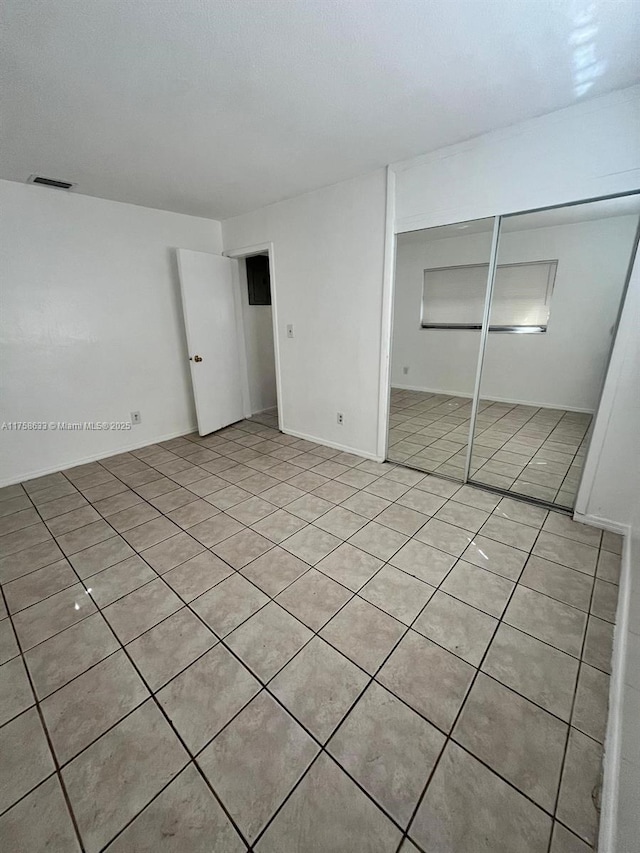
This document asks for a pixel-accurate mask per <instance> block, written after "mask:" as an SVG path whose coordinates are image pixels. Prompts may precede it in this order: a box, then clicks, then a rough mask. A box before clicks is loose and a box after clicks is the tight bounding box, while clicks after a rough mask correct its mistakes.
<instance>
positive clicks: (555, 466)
mask: <svg viewBox="0 0 640 853" xmlns="http://www.w3.org/2000/svg"><path fill="white" fill-rule="evenodd" d="M470 417H471V400H470V399H468V398H466V397H451V396H447V395H444V394H429V393H427V392H424V391H406V390H402V389H400V388H392V389H391V408H390V415H389V425H390V430H389V449H388V454H387V455H388V458H389V459H390V460H391V461H392V462H399V463H403V464H406V465H409V466H410V467H412V468H419V469H420V470H423V471H429V472H431V473H437V474H442V475H443V476H447V477H455V478H456V479H463V476H464V466H465V462H466V456H467V440H468V436H469V423H470ZM591 420H592V416H591V415H589V414H584V413H582V412H568V411H565V410H564V409H546V408H536V407H534V406H520V405H514V404H511V403H494V402H491V401H489V400H481V401H480V405H479V408H478V418H477V422H476V432H475V441H474V447H473V456H472V460H471V472H470V473H471V479H473V480H475V481H476V482H479V483H485V484H487V485H489V486H496V487H498V488H501V489H506V490H508V491H512V492H514V493H517V494H521V495H525V496H527V497H533V498H538V499H540V500H544V501H549V502H550V503H556V504H559V505H560V506H564V507H573V505H574V503H575V497H576V492H577V489H578V485H579V483H580V477H581V475H582V468H583V465H584V459H585V455H586V452H587V440H588V434H589V427H590V425H591Z"/></svg>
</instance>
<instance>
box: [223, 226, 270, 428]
mask: <svg viewBox="0 0 640 853" xmlns="http://www.w3.org/2000/svg"><path fill="white" fill-rule="evenodd" d="M263 252H267V254H268V256H269V279H270V282H271V325H272V334H273V354H274V360H275V366H276V405H277V407H278V429H279V430H280V432H284V415H283V410H284V405H283V398H282V370H281V361H280V341H279V339H278V299H277V287H276V268H275V258H274V255H275V253H274V246H273V242H272V241H269V242H267V243H256V244H254V245H252V246H241V247H239V248H237V249H225V251H224V252H223V253H222V254H223V256H224V257H225V258H232V259H233V260H237V261H241V260H243V259H244V258H248V257H250V256H251V255H259V254H262V253H263ZM235 286H236V293H237V295H238V297H241V296H242V294H241V293H240V286H241V282H240V270H239V269H237V270H236V281H235ZM238 304H239V307H240V312H241V313H240V320H242V318H243V315H242V300H241V299H240V301H239V303H238ZM240 327H241V328H240V333H241V339H242V343H243V349H242V353H241V361H242V369H243V373H244V382H243V385H244V388H243V396H244V397H245V416H246V417H250V416H251V414H252V412H250V411H249V409H250V405H249V374H248V369H247V349H246V341H245V337H244V322H241V323H240Z"/></svg>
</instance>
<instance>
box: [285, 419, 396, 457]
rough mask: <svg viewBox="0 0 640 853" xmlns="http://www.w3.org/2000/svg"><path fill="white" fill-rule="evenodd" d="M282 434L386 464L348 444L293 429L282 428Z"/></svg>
mask: <svg viewBox="0 0 640 853" xmlns="http://www.w3.org/2000/svg"><path fill="white" fill-rule="evenodd" d="M282 432H283V433H284V434H285V435H292V436H293V437H294V438H303V439H304V440H305V441H313V442H315V444H322V445H323V446H324V447H333V448H334V450H342V451H343V452H344V453H353V454H355V455H356V456H362V458H363V459H371V460H373V461H374V462H384V458H381V457H380V456H378V455H377V454H375V453H367V452H366V451H364V450H360V449H359V448H357V447H349V445H347V444H338V442H336V441H327V440H326V439H324V438H318V437H317V436H315V435H307V434H306V433H304V432H297V431H296V430H293V429H286V428H284V427H283V428H282Z"/></svg>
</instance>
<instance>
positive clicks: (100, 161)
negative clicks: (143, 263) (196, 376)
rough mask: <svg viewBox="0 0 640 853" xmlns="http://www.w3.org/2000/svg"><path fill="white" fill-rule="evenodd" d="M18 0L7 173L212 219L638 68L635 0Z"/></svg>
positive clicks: (546, 104)
mask: <svg viewBox="0 0 640 853" xmlns="http://www.w3.org/2000/svg"><path fill="white" fill-rule="evenodd" d="M3 6H4V44H3V54H2V65H1V66H0V75H1V79H2V85H1V87H0V110H1V111H2V130H1V131H0V133H1V136H0V146H1V147H0V163H1V166H0V177H4V178H8V179H10V180H16V181H23V180H26V178H27V177H28V176H29V175H31V174H33V173H38V174H43V175H46V176H48V177H53V178H59V179H64V180H69V181H73V182H77V184H78V187H77V192H81V193H86V194H88V195H94V196H100V197H103V198H110V199H117V200H119V201H126V202H132V203H134V204H141V205H147V206H149V207H157V208H163V209H166V210H174V211H180V212H183V213H190V214H195V215H199V216H209V217H213V218H217V219H222V218H226V217H228V216H232V215H234V214H237V213H240V212H244V211H247V210H252V209H254V208H257V207H260V206H262V205H265V204H268V203H270V202H274V201H277V200H280V199H283V198H288V197H291V196H295V195H298V194H299V193H302V192H305V191H307V190H310V189H314V188H317V187H320V186H325V185H327V184H331V183H334V182H336V181H340V180H343V179H346V178H350V177H353V176H355V175H358V174H362V173H365V172H368V171H370V170H372V169H374V168H377V167H379V166H383V165H384V164H386V163H388V162H392V161H396V160H401V159H405V158H408V157H412V156H415V155H417V154H421V153H423V152H426V151H430V150H434V149H436V148H439V147H440V146H443V145H447V144H450V143H454V142H458V141H461V140H463V139H467V138H470V137H472V136H475V135H478V134H480V133H483V132H485V131H488V130H492V129H495V128H498V127H503V126H507V125H510V124H514V123H516V122H518V121H521V120H523V119H526V118H531V117H533V116H536V115H540V114H543V113H547V112H551V111H553V110H555V109H559V108H561V107H564V106H568V105H570V104H572V103H575V102H576V101H577V100H580V99H581V98H590V97H593V96H595V95H599V94H602V93H604V92H608V91H612V90H614V89H619V88H623V87H626V86H629V85H632V84H633V83H635V82H637V81H638V80H640V53H639V52H638V50H637V45H638V43H639V41H640V14H639V8H640V7H639V4H638V0H615V2H610V0H601V1H600V2H599V0H52V2H42V0H4V3H3ZM41 191H42V192H53V190H44V189H42V190H41Z"/></svg>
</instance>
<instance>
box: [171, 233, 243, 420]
mask: <svg viewBox="0 0 640 853" xmlns="http://www.w3.org/2000/svg"><path fill="white" fill-rule="evenodd" d="M177 253H178V270H179V272H180V291H181V294H182V308H183V312H184V322H185V329H186V333H187V345H188V347H189V359H190V361H189V366H190V368H191V381H192V383H193V395H194V397H195V402H196V413H197V416H198V432H199V433H200V435H208V433H210V432H214V431H215V430H217V429H222V427H224V426H227V425H228V424H232V423H235V422H236V421H239V420H242V418H243V417H244V406H243V398H242V370H241V359H240V346H239V340H238V322H237V314H236V310H237V309H236V299H235V288H234V268H235V266H236V265H237V263H238V261H234V260H231V259H230V258H223V257H222V256H221V255H211V254H209V253H208V252H194V251H192V250H190V249H178V250H177Z"/></svg>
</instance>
